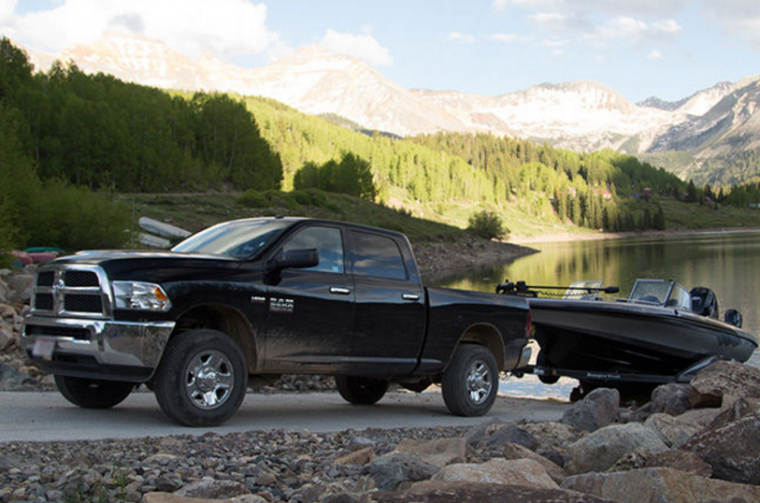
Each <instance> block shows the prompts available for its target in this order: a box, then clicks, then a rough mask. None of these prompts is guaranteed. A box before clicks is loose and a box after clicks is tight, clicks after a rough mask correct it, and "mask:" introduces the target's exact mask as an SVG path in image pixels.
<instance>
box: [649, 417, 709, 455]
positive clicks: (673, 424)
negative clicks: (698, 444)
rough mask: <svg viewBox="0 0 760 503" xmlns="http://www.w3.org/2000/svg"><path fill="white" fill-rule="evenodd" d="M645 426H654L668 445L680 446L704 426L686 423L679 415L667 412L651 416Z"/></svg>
mask: <svg viewBox="0 0 760 503" xmlns="http://www.w3.org/2000/svg"><path fill="white" fill-rule="evenodd" d="M644 426H646V427H647V428H652V429H653V430H654V431H656V432H657V433H659V434H660V438H661V439H662V441H663V442H665V445H667V446H668V447H678V446H679V445H681V444H683V443H684V442H686V441H687V440H689V438H690V437H691V436H692V435H695V434H696V433H698V432H699V431H700V430H702V428H701V427H700V426H696V425H694V424H689V423H685V422H683V421H681V420H679V419H678V418H677V417H673V416H671V415H669V414H666V413H657V414H653V415H651V416H649V417H648V418H647V420H646V422H644Z"/></svg>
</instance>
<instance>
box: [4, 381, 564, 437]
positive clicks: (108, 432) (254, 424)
mask: <svg viewBox="0 0 760 503" xmlns="http://www.w3.org/2000/svg"><path fill="white" fill-rule="evenodd" d="M0 404H2V405H1V406H0V443H5V442H18V441H59V440H102V439H109V438H122V439H127V438H142V437H149V436H151V437H157V436H166V435H177V434H193V435H202V434H204V433H206V432H208V431H213V432H215V433H218V434H224V433H231V432H244V431H253V430H273V429H279V428H283V429H286V430H292V431H302V430H307V431H310V432H312V433H326V432H335V431H342V430H346V429H354V430H363V429H366V428H384V429H392V428H402V427H406V428H415V427H417V428H427V427H435V426H473V425H477V424H481V423H484V422H489V421H496V420H501V421H504V422H511V421H518V420H521V419H525V420H528V421H558V420H559V419H560V418H561V417H562V413H563V412H564V411H565V410H566V409H567V408H568V407H569V404H566V403H557V402H553V401H542V400H529V399H515V398H508V397H503V396H500V397H498V398H497V401H496V404H495V405H494V408H493V409H492V410H491V412H490V413H489V414H488V415H487V416H485V417H478V418H465V417H457V416H452V415H451V414H449V413H448V411H447V410H446V407H445V406H444V404H443V398H442V397H441V395H440V394H439V393H435V392H433V393H423V394H420V395H415V394H410V393H388V395H386V397H385V398H383V399H382V400H381V401H380V402H379V403H378V404H377V405H374V406H371V407H358V406H353V405H349V404H347V403H346V402H345V401H344V400H343V399H342V398H341V397H340V395H338V394H337V393H283V394H271V395H259V394H249V395H248V396H247V397H246V399H245V401H244V402H243V405H242V407H241V408H240V410H239V411H238V413H237V414H236V415H235V416H233V417H232V419H231V420H229V421H228V422H227V423H225V424H224V425H223V426H220V427H216V428H187V427H183V426H178V425H175V424H173V423H171V422H170V421H169V420H168V419H166V418H165V417H164V415H163V414H162V412H161V410H160V409H159V407H158V403H157V402H156V399H155V397H154V395H153V394H152V393H133V394H132V395H130V397H129V398H127V400H125V401H124V402H123V403H122V404H120V405H119V406H117V407H115V408H113V409H110V410H86V409H81V408H79V407H76V406H74V405H71V404H69V403H68V402H67V401H66V400H65V399H64V398H63V397H61V396H60V395H59V394H58V393H50V392H42V393H40V392H37V393H34V392H33V393H27V392H0Z"/></svg>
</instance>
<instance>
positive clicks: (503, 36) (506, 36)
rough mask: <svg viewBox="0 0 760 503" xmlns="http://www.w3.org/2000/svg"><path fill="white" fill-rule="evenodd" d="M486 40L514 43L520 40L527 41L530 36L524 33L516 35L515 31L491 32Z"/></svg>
mask: <svg viewBox="0 0 760 503" xmlns="http://www.w3.org/2000/svg"><path fill="white" fill-rule="evenodd" d="M486 38H487V39H488V40H493V41H494V42H501V43H502V44H516V43H520V42H529V41H530V40H531V38H530V37H526V36H525V35H518V34H517V33H492V34H491V35H488V36H487V37H486Z"/></svg>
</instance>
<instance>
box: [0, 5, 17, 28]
mask: <svg viewBox="0 0 760 503" xmlns="http://www.w3.org/2000/svg"><path fill="white" fill-rule="evenodd" d="M16 3H17V2H16V0H0V27H2V26H5V25H10V24H11V23H12V22H13V11H15V10H16Z"/></svg>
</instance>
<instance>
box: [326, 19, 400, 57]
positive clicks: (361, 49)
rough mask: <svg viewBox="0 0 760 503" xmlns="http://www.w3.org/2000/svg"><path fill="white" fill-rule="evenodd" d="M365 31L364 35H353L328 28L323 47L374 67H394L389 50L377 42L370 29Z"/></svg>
mask: <svg viewBox="0 0 760 503" xmlns="http://www.w3.org/2000/svg"><path fill="white" fill-rule="evenodd" d="M363 29H364V34H362V35H352V34H350V33H339V32H337V31H335V30H333V29H332V28H328V30H327V33H325V36H324V38H323V39H322V45H323V46H325V47H326V48H327V49H329V50H331V51H333V52H339V53H341V54H346V55H348V56H351V57H353V58H356V59H360V60H362V61H364V62H365V63H369V64H370V65H373V66H384V65H392V64H393V58H391V55H390V53H389V52H388V49H387V48H385V47H383V46H382V45H380V43H379V42H378V41H377V40H375V38H374V37H373V36H372V35H371V34H370V29H369V28H368V27H363Z"/></svg>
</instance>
